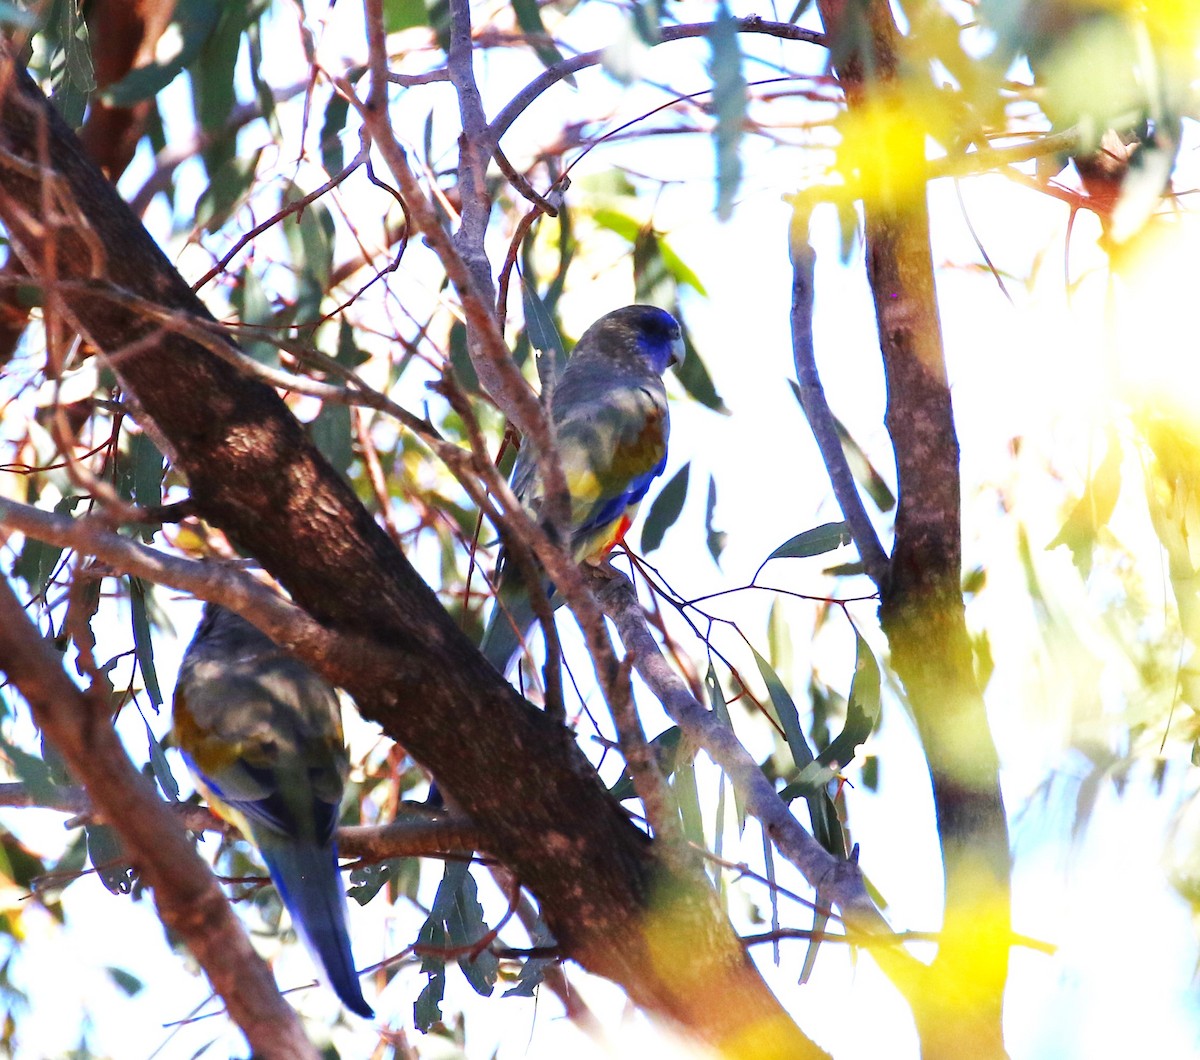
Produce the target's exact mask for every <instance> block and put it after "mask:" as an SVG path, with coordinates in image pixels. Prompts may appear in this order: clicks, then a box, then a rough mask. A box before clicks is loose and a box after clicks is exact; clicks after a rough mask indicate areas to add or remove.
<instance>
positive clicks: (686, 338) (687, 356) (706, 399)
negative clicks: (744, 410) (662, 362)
mask: <svg viewBox="0 0 1200 1060" xmlns="http://www.w3.org/2000/svg"><path fill="white" fill-rule="evenodd" d="M675 316H676V318H679V314H678V313H676V314H675ZM679 327H680V330H681V331H682V332H683V362H682V363H681V364H677V365H676V366H675V377H676V378H677V379H678V380H679V382H680V383H682V384H683V389H684V390H686V391H687V392H688V395H689V396H690V397H692V398H694V399H695V400H696V401H699V402H700V404H701V405H703V406H704V407H705V408H710V409H712V410H713V412H719V413H721V415H723V416H728V415H729V409H728V408H726V407H725V402H724V401H723V400H722V399H721V395H720V394H718V393H717V388H716V386H714V385H713V381H712V376H711V375H709V374H708V368H707V367H706V366H705V364H704V360H703V359H702V358H701V356H700V353H699V351H698V350H697V349H696V346H695V344H694V343H693V342H692V336H691V333H690V332H689V331H688V329H687V326H686V325H685V324H684V323H683V321H682V320H680V322H679Z"/></svg>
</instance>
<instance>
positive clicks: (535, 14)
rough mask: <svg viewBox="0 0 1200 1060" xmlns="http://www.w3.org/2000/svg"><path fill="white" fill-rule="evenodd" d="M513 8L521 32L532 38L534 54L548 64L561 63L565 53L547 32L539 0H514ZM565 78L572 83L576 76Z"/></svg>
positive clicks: (531, 44)
mask: <svg viewBox="0 0 1200 1060" xmlns="http://www.w3.org/2000/svg"><path fill="white" fill-rule="evenodd" d="M512 8H513V12H514V14H516V16H517V25H519V26H520V27H521V32H522V33H525V34H526V35H528V36H529V37H530V38H531V40H530V46H531V47H532V48H533V51H534V54H536V55H537V57H538V58H539V59H541V60H542V62H543V64H545V65H546V66H553V65H554V64H555V63H561V62H562V61H563V54H562V52H560V51H559V50H558V47H557V46H556V45H555V43H554V38H553V37H551V36H550V34H549V33H547V32H546V26H545V23H543V22H542V12H541V8H539V6H538V2H537V0H512ZM564 80H565V81H566V82H567V83H568V84H570V85H573V84H574V83H575V78H574V77H567V78H564Z"/></svg>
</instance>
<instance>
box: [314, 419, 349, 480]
mask: <svg viewBox="0 0 1200 1060" xmlns="http://www.w3.org/2000/svg"><path fill="white" fill-rule="evenodd" d="M308 430H309V434H310V435H311V436H312V440H313V444H314V445H315V446H316V447H317V448H318V449H320V450H321V455H322V456H324V457H325V459H326V460H328V461H329V463H330V464H332V465H333V467H334V468H335V469H336V470H337V471H339V472H340V473H341V474H343V475H345V474H347V473H348V472H349V470H350V465H351V464H352V463H354V427H353V425H352V424H351V418H350V406H348V405H335V404H333V403H332V402H329V401H326V402H325V403H324V404H322V405H321V411H320V412H318V413H317V414H316V416H314V417H313V419H312V422H311V423H310V424H309V425H308Z"/></svg>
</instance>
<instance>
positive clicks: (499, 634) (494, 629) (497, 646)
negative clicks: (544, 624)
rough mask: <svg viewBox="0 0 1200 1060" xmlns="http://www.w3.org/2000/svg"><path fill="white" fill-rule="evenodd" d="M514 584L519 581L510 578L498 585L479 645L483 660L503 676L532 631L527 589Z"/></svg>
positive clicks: (532, 614) (531, 610)
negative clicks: (498, 588)
mask: <svg viewBox="0 0 1200 1060" xmlns="http://www.w3.org/2000/svg"><path fill="white" fill-rule="evenodd" d="M518 582H519V579H516V578H513V579H506V582H505V583H502V584H501V587H500V592H499V593H498V594H497V596H496V601H495V603H493V604H492V613H491V615H490V616H489V617H488V624H487V627H486V628H485V629H484V631H483V639H482V640H481V641H480V642H479V650H480V651H481V652H483V655H484V658H486V659H487V661H488V662H490V663H491V664H492V665H493V666H494V667H495V668H496V669H497V670H499V671H500V673H501V674H503V675H504V676H506V677H507V676H508V668H509V666H510V665H511V664H512V660H513V656H514V655H516V654H517V650H518V649H519V648H520V647H521V642H522V640H524V639H525V638H526V637H527V636H528V635H529V631H530V629H532V628H533V620H534V613H533V604H532V603H531V602H530V599H529V592H528V590H527V589H526V588H525V586H524V585H520V584H518Z"/></svg>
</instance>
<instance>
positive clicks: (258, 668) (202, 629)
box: [172, 604, 374, 1018]
mask: <svg viewBox="0 0 1200 1060" xmlns="http://www.w3.org/2000/svg"><path fill="white" fill-rule="evenodd" d="M172 731H173V734H174V738H175V744H176V746H177V747H178V748H179V750H180V751H181V752H182V754H183V757H184V759H185V761H186V762H187V764H188V768H189V769H190V770H191V771H192V773H193V775H194V776H195V778H196V784H197V787H198V788H199V790H200V792H201V794H203V795H204V796H205V798H206V799H207V800H208V804H209V806H210V807H211V808H212V809H213V810H214V812H216V813H217V814H219V815H220V816H221V817H223V818H224V819H225V820H227V821H229V822H231V823H232V824H234V825H236V826H237V827H238V829H239V830H240V831H241V833H242V835H243V836H245V837H246V838H247V839H248V840H250V841H251V842H252V843H253V844H254V845H255V846H256V847H257V848H258V851H259V853H260V854H261V855H262V858H263V861H265V862H266V865H267V870H268V871H269V872H270V874H271V879H272V881H273V882H274V884H275V886H276V887H277V888H278V890H279V897H280V898H281V899H282V900H283V904H284V905H285V906H286V907H287V910H288V912H289V913H290V914H291V917H292V923H293V925H294V926H295V928H296V931H297V932H298V933H299V935H300V937H301V938H302V939H303V940H304V943H305V945H306V946H307V948H308V950H309V952H310V953H311V954H312V955H313V957H314V958H315V960H316V961H317V962H318V964H319V965H320V966H321V967H322V969H324V972H325V975H326V977H327V979H328V981H329V984H330V986H332V987H333V990H334V992H335V993H336V994H337V996H338V997H339V998H340V999H341V1001H342V1003H343V1004H344V1005H345V1006H346V1007H347V1008H348V1009H350V1011H351V1012H355V1013H357V1014H358V1015H360V1016H363V1017H366V1018H370V1017H371V1016H373V1015H374V1013H373V1012H372V1011H371V1007H370V1005H368V1004H367V1002H366V1001H365V1000H364V998H363V995H362V988H361V987H360V986H359V982H358V974H357V973H356V971H355V969H354V959H353V956H352V955H351V952H350V938H349V935H348V934H347V930H346V896H345V893H344V891H343V890H342V883H341V877H340V875H339V870H338V861H337V849H336V847H335V845H334V840H333V833H334V829H335V828H336V827H337V822H338V813H339V809H340V806H341V802H342V792H343V788H344V785H345V780H346V773H347V771H348V769H349V759H348V756H347V754H346V749H345V746H344V744H343V742H342V717H341V705H340V704H339V702H338V698H337V693H336V692H335V691H334V690H333V688H332V687H331V686H330V685H329V684H327V683H326V682H325V681H323V680H322V679H321V678H319V677H318V676H317V675H316V674H315V673H313V672H312V671H311V670H309V669H308V668H307V667H306V666H304V665H303V664H302V663H300V662H299V661H298V660H296V659H294V658H293V657H292V656H291V655H289V654H288V653H287V652H285V651H284V650H283V649H282V648H280V647H278V646H277V645H276V644H275V643H274V642H273V641H272V640H270V638H268V637H267V636H266V635H265V634H264V633H262V632H260V631H259V630H258V629H256V628H255V627H254V626H252V625H250V623H249V622H247V621H245V619H242V618H240V617H239V616H237V615H235V614H234V613H233V612H232V611H227V610H225V609H224V608H222V607H218V606H216V605H214V604H208V605H207V606H206V607H205V610H204V617H203V618H202V619H201V621H200V625H199V627H198V628H197V630H196V635H195V637H194V638H193V639H192V642H191V644H190V645H189V646H188V649H187V652H186V653H185V654H184V657H183V663H182V664H181V666H180V668H179V679H178V681H177V682H176V685H175V700H174V721H173V730H172Z"/></svg>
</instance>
